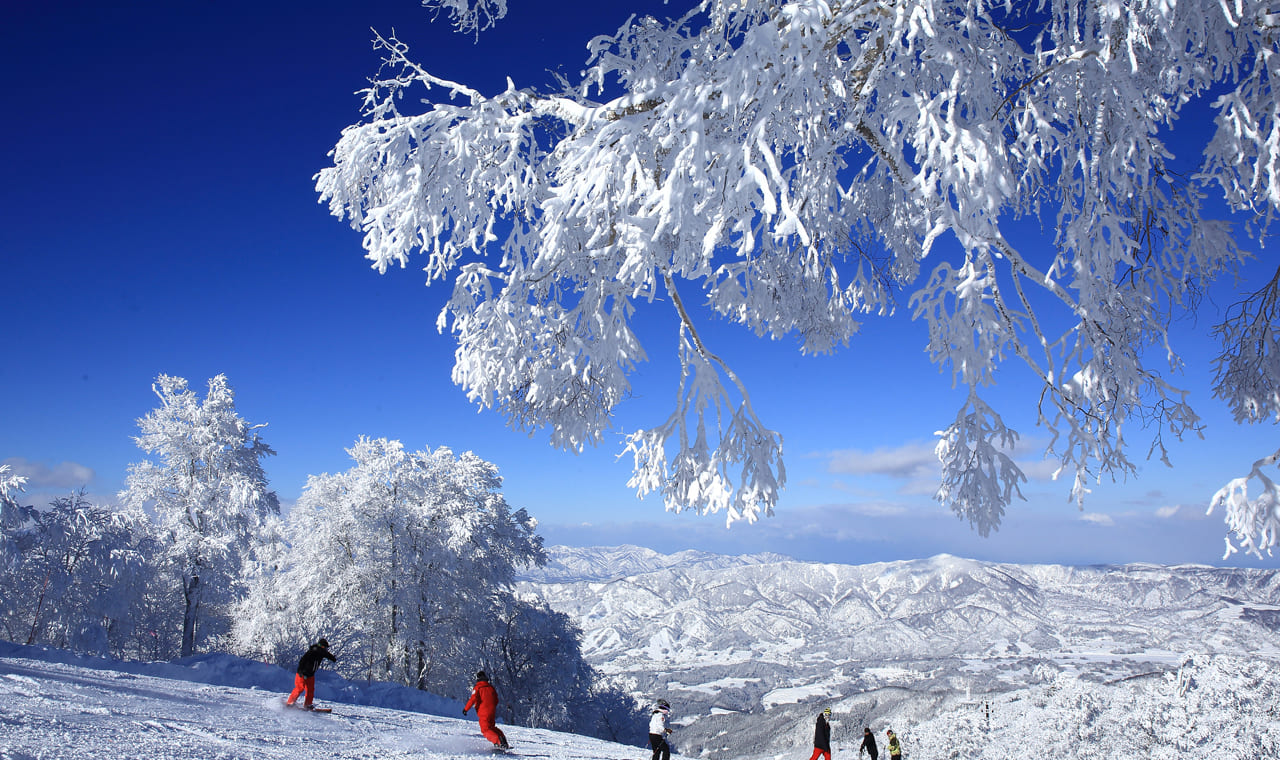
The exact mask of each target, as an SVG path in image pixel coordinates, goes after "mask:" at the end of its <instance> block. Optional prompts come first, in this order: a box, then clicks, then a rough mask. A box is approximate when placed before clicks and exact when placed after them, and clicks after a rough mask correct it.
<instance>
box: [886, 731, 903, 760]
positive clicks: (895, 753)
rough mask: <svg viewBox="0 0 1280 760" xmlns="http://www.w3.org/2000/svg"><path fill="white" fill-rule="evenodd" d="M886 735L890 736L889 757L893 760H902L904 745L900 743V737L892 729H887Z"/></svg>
mask: <svg viewBox="0 0 1280 760" xmlns="http://www.w3.org/2000/svg"><path fill="white" fill-rule="evenodd" d="M885 733H886V734H888V735H889V745H888V747H887V749H888V750H889V757H890V758H892V760H902V744H900V743H899V742H898V735H897V734H895V733H894V732H893V729H892V728H887V729H885Z"/></svg>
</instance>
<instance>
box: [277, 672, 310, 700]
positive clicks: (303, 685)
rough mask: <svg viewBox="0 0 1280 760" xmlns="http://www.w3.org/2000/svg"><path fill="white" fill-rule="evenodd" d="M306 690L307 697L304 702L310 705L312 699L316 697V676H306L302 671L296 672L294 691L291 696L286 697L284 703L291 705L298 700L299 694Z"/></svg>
mask: <svg viewBox="0 0 1280 760" xmlns="http://www.w3.org/2000/svg"><path fill="white" fill-rule="evenodd" d="M304 690H305V691H306V692H307V699H306V701H305V702H303V704H305V705H306V706H307V707H310V706H311V702H312V700H314V699H315V698H316V677H315V676H311V677H310V678H304V677H303V675H302V674H301V673H295V674H294V675H293V693H292V694H290V695H289V698H288V699H286V700H285V702H284V703H285V704H286V705H291V704H293V703H294V702H297V701H298V695H299V694H301V693H302V692H303V691H304Z"/></svg>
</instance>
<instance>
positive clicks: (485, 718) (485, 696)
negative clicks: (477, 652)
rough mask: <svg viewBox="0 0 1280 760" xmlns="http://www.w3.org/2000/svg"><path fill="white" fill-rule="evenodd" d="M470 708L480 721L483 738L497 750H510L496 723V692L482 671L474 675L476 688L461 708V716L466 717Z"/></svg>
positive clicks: (504, 735) (505, 737)
mask: <svg viewBox="0 0 1280 760" xmlns="http://www.w3.org/2000/svg"><path fill="white" fill-rule="evenodd" d="M472 707H475V708H476V719H477V720H479V721H480V733H482V734H484V738H486V739H488V740H489V741H491V742H493V746H494V747H497V748H498V749H510V748H511V747H510V745H509V744H507V735H506V734H504V733H502V731H501V730H500V729H499V728H498V724H497V722H496V713H497V711H498V692H497V691H495V690H494V688H493V684H491V683H489V676H487V675H485V672H484V671H483V670H482V671H480V672H479V673H476V687H475V689H473V690H472V691H471V699H468V700H467V704H466V706H465V707H463V708H462V714H463V715H466V714H467V710H470V709H471V708H472Z"/></svg>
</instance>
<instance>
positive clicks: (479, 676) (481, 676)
mask: <svg viewBox="0 0 1280 760" xmlns="http://www.w3.org/2000/svg"><path fill="white" fill-rule="evenodd" d="M476 680H477V681H488V680H489V676H488V675H486V674H485V672H484V671H483V670H481V671H479V672H477V673H476Z"/></svg>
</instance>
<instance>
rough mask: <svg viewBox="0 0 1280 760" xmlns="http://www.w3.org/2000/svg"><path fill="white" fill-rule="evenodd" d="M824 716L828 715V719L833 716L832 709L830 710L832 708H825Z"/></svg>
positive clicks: (823, 709) (823, 710)
mask: <svg viewBox="0 0 1280 760" xmlns="http://www.w3.org/2000/svg"><path fill="white" fill-rule="evenodd" d="M822 714H823V715H826V716H828V717H830V715H831V708H830V707H824V708H822Z"/></svg>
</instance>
